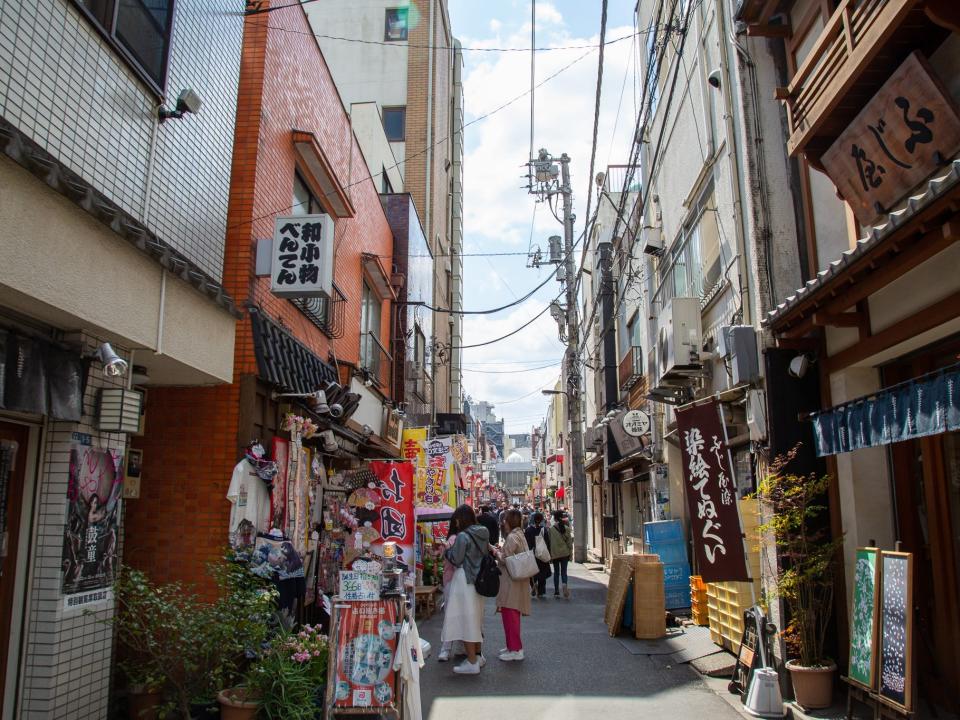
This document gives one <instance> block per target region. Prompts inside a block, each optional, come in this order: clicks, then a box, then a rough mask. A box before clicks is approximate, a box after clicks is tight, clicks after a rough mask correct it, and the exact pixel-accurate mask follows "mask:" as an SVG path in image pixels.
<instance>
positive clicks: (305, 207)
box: [290, 173, 326, 215]
mask: <svg viewBox="0 0 960 720" xmlns="http://www.w3.org/2000/svg"><path fill="white" fill-rule="evenodd" d="M290 205H291V206H292V207H291V208H290V214H291V215H324V214H326V212H325V211H324V209H323V206H322V205H321V204H320V201H319V200H318V199H317V196H316V195H314V194H313V191H311V190H310V187H309V186H308V185H307V183H306V182H305V181H304V179H303V178H302V177H301V176H300V173H295V174H294V176H293V201H292V202H291V203H290Z"/></svg>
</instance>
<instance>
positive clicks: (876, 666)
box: [843, 547, 917, 720]
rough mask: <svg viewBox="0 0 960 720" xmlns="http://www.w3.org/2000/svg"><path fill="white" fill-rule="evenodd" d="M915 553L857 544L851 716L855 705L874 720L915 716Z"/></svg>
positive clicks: (849, 691)
mask: <svg viewBox="0 0 960 720" xmlns="http://www.w3.org/2000/svg"><path fill="white" fill-rule="evenodd" d="M912 608H913V555H912V554H911V553H905V552H894V551H887V550H880V549H878V548H875V547H863V548H857V555H856V566H855V569H854V581H853V620H852V623H851V627H850V669H849V674H848V676H847V677H845V678H843V681H844V682H845V683H846V685H847V715H846V716H847V718H848V720H849V719H850V718H852V717H853V703H854V702H860V703H862V704H864V705H866V706H867V707H869V708H870V709H871V710H872V712H873V717H874V720H881V719H888V720H903V719H904V718H909V717H911V716H912V715H913V714H914V703H915V698H916V695H917V693H916V675H915V673H914V668H913V632H914V631H913V610H912Z"/></svg>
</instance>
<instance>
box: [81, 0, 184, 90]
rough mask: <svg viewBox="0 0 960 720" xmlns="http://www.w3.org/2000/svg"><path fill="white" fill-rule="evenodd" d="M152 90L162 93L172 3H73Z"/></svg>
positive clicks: (87, 0) (100, 0) (121, 0)
mask: <svg viewBox="0 0 960 720" xmlns="http://www.w3.org/2000/svg"><path fill="white" fill-rule="evenodd" d="M74 2H75V3H76V4H77V5H79V6H80V8H82V9H83V10H84V11H85V14H86V16H87V17H88V18H90V20H91V21H93V23H94V24H95V25H96V27H97V29H99V30H100V32H102V33H103V34H104V35H106V36H107V38H108V39H109V40H110V41H111V42H112V43H114V44H115V45H116V46H117V47H118V48H119V49H120V50H121V52H122V54H123V55H124V58H125V59H126V60H128V61H129V62H130V63H131V64H132V65H133V67H134V69H135V70H136V71H137V72H138V73H139V74H140V75H141V76H142V77H143V78H144V79H145V80H147V81H148V82H149V83H150V84H151V85H152V86H153V87H154V89H155V90H158V91H160V92H162V91H163V87H164V83H165V81H166V74H167V55H168V51H169V49H170V28H171V26H172V22H171V21H172V20H173V0H74Z"/></svg>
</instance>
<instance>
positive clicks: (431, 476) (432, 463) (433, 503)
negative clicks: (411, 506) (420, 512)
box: [422, 437, 450, 507]
mask: <svg viewBox="0 0 960 720" xmlns="http://www.w3.org/2000/svg"><path fill="white" fill-rule="evenodd" d="M424 449H425V450H426V453H427V479H426V485H425V486H424V488H423V500H422V504H423V505H424V506H426V507H440V506H441V505H443V504H444V501H445V500H446V498H447V496H448V495H449V493H450V487H449V481H448V479H447V478H448V472H447V468H448V467H449V461H448V458H449V455H450V438H448V437H447V438H433V439H432V440H428V441H427V443H426V445H425V446H424Z"/></svg>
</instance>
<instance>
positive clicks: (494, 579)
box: [467, 533, 500, 597]
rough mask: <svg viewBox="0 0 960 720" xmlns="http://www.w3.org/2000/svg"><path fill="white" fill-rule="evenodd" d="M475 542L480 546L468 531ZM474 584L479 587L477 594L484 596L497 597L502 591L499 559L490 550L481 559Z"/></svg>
mask: <svg viewBox="0 0 960 720" xmlns="http://www.w3.org/2000/svg"><path fill="white" fill-rule="evenodd" d="M467 535H469V536H470V539H471V540H472V541H473V544H474V545H476V546H477V548H478V549H481V548H480V543H478V542H477V540H476V538H474V537H473V535H470V533H467ZM473 586H474V587H475V588H476V589H477V594H478V595H482V596H483V597H496V596H497V594H498V593H499V592H500V568H498V567H497V561H496V560H494V559H493V556H492V555H491V554H490V553H489V552H485V553H484V554H483V557H482V558H481V559H480V570H479V571H478V572H477V579H476V580H474V581H473Z"/></svg>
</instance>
